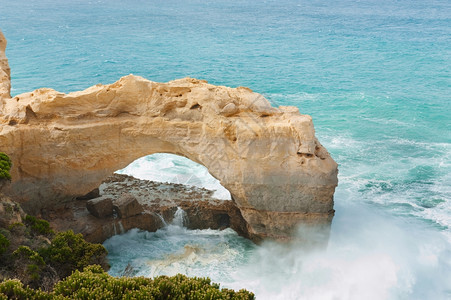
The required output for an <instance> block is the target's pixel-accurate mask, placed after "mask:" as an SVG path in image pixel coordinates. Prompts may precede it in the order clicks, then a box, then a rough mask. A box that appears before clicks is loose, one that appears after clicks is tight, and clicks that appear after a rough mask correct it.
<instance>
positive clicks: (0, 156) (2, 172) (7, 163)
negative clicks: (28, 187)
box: [0, 152, 12, 180]
mask: <svg viewBox="0 0 451 300" xmlns="http://www.w3.org/2000/svg"><path fill="white" fill-rule="evenodd" d="M11 165H12V164H11V160H10V159H9V157H8V155H6V154H5V153H3V152H0V180H2V179H6V180H11V174H9V170H10V169H11Z"/></svg>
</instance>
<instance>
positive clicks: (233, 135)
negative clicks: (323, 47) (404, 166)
mask: <svg viewBox="0 0 451 300" xmlns="http://www.w3.org/2000/svg"><path fill="white" fill-rule="evenodd" d="M1 40H2V41H4V39H3V38H1ZM3 44H4V43H3V42H0V46H1V47H0V59H1V58H2V57H4V54H3V51H4V50H2V49H3V48H4V47H3V46H2V45H3ZM2 47H3V48H2ZM5 61H6V59H3V62H5ZM4 65H5V63H3V66H4ZM6 66H7V63H6ZM6 69H8V68H6ZM6 69H5V68H3V67H2V70H4V71H3V72H4V73H5V74H7V72H6V71H5V70H6ZM8 70H9V69H8ZM8 74H9V73H8ZM2 80H3V83H2V85H0V86H1V87H4V90H2V91H3V96H2V97H0V124H2V125H1V129H0V150H1V151H3V152H5V153H7V154H8V155H9V156H10V157H11V160H12V162H13V166H14V167H13V169H12V174H11V175H12V177H13V181H12V183H11V185H9V186H8V188H7V190H6V191H5V192H6V193H7V194H9V195H10V196H12V197H13V198H14V199H15V200H16V201H19V202H21V204H22V205H23V207H24V208H25V209H26V210H28V211H37V210H39V209H41V208H43V207H46V206H51V205H52V204H53V203H54V202H55V201H65V200H70V199H73V198H74V197H76V196H79V195H83V194H85V193H87V192H89V191H90V190H92V189H93V188H95V187H98V186H99V184H100V183H101V182H102V180H104V179H105V178H106V177H108V176H109V175H111V174H112V173H113V172H114V171H116V170H119V169H122V168H124V167H125V166H127V165H128V164H129V163H131V162H133V161H134V160H135V159H137V158H140V157H142V156H145V155H149V154H153V153H173V154H177V155H181V156H185V157H187V158H189V159H191V160H193V161H195V162H197V163H200V164H202V165H204V166H205V167H207V169H208V170H209V172H210V173H211V174H212V175H213V176H214V177H215V178H217V179H218V180H219V181H220V182H221V184H222V185H223V186H224V187H225V188H226V189H228V190H229V191H230V193H231V194H232V197H233V200H234V201H235V203H236V205H237V206H238V208H239V209H240V211H241V213H242V216H243V217H244V219H245V220H246V222H247V226H248V230H249V234H250V235H251V236H253V237H254V238H264V237H273V238H285V237H287V236H288V235H289V234H290V233H291V231H292V230H293V228H294V227H295V226H296V225H297V224H299V223H304V224H324V225H326V226H327V225H329V224H330V222H331V220H332V217H333V194H334V190H335V187H336V185H337V164H336V163H335V162H334V160H333V159H332V158H331V157H330V155H329V153H328V152H327V151H326V149H325V148H324V147H323V146H322V145H321V144H320V143H319V142H318V140H317V139H316V137H315V131H314V128H313V123H312V119H311V117H310V116H308V115H303V114H300V113H299V110H298V109H297V108H296V107H282V106H281V107H279V108H275V107H272V106H271V104H270V103H269V102H268V101H267V100H266V99H265V98H264V97H263V96H262V95H260V94H258V93H254V92H252V91H251V90H250V89H248V88H244V87H238V88H229V87H224V86H214V85H211V84H208V83H207V82H206V81H202V80H197V79H192V78H184V79H179V80H174V81H170V82H168V83H157V82H152V81H149V80H146V79H144V78H142V77H139V76H133V75H128V76H125V77H123V78H121V79H120V80H118V81H117V82H115V83H113V84H109V85H101V84H98V85H95V86H93V87H90V88H88V89H86V90H84V91H79V92H74V93H69V94H64V93H60V92H57V91H55V90H52V89H47V88H42V89H38V90H35V91H33V92H30V93H25V94H21V95H18V96H15V97H14V98H12V99H10V98H9V97H8V96H9V75H8V76H2Z"/></svg>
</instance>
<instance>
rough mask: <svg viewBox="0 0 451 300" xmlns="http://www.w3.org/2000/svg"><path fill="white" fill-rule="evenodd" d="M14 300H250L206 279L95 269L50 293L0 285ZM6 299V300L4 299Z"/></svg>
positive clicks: (68, 279) (11, 282)
mask: <svg viewBox="0 0 451 300" xmlns="http://www.w3.org/2000/svg"><path fill="white" fill-rule="evenodd" d="M2 296H4V297H8V298H13V299H14V298H15V299H161V300H162V299H180V300H188V299H190V300H191V299H192V300H196V299H199V300H201V299H205V300H206V299H237V300H238V299H249V300H250V299H254V294H253V293H251V292H248V291H246V290H240V291H238V292H235V291H233V290H229V289H220V288H219V285H218V284H214V283H211V281H210V279H209V278H190V277H187V276H184V275H180V274H178V275H176V276H172V277H167V276H159V277H156V278H154V279H151V278H145V277H133V278H130V277H119V278H117V277H112V276H110V275H108V274H107V273H105V272H104V271H103V269H102V268H101V267H100V266H98V265H92V266H89V267H86V268H85V269H84V270H83V271H82V272H80V271H75V272H74V273H72V275H70V276H69V277H66V279H64V280H62V281H60V282H58V283H57V284H56V285H55V287H54V289H53V292H42V291H41V290H34V289H30V288H29V287H26V286H24V285H23V284H22V283H21V282H20V281H18V280H7V281H4V282H3V283H1V284H0V299H1V297H2ZM5 299H6V298H5Z"/></svg>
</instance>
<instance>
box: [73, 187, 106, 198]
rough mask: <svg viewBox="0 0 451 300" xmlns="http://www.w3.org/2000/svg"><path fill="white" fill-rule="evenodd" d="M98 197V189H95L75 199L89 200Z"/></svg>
mask: <svg viewBox="0 0 451 300" xmlns="http://www.w3.org/2000/svg"><path fill="white" fill-rule="evenodd" d="M99 196H100V191H99V188H95V189H93V190H92V191H90V192H89V193H87V194H86V195H84V196H80V197H77V200H91V199H94V198H97V197H99Z"/></svg>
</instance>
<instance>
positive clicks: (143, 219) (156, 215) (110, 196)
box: [39, 174, 248, 243]
mask: <svg viewBox="0 0 451 300" xmlns="http://www.w3.org/2000/svg"><path fill="white" fill-rule="evenodd" d="M213 193H214V192H213V191H210V190H207V189H204V188H198V187H193V186H186V185H182V184H174V183H161V182H154V181H149V180H140V179H137V178H134V177H132V176H127V175H120V174H113V175H112V176H110V177H108V178H107V179H106V180H105V181H104V182H103V183H102V184H101V185H100V194H101V195H100V197H97V198H94V199H90V200H78V201H70V202H67V203H61V204H59V205H56V206H53V207H51V208H46V209H45V210H43V211H42V213H41V215H40V216H39V217H42V218H44V219H46V220H48V221H49V222H50V223H51V224H52V227H54V229H56V230H57V231H65V230H69V229H71V230H73V231H74V232H75V233H82V234H83V235H84V237H85V239H86V240H87V241H90V242H95V243H103V242H104V241H105V240H106V239H108V238H110V237H111V236H113V235H115V234H120V233H124V232H126V231H128V230H130V229H132V228H139V229H142V230H147V231H152V232H153V231H156V230H158V229H160V228H163V227H165V226H167V225H168V224H172V223H173V221H174V217H175V215H176V213H177V211H178V210H180V209H182V210H183V211H184V215H185V218H184V219H185V222H184V224H178V225H180V226H181V225H183V226H184V227H187V228H188V229H208V228H210V229H225V228H232V229H233V230H235V231H236V232H237V233H238V234H239V235H241V236H244V237H248V235H247V228H246V222H245V221H244V219H243V217H242V216H241V213H240V210H239V209H238V208H237V207H236V205H235V204H234V203H233V202H232V201H231V200H218V199H215V198H213V197H212V195H213ZM127 199H130V200H131V201H127ZM124 202H125V203H128V202H138V205H136V203H134V206H135V207H138V208H139V211H136V213H122V214H120V215H119V214H118V213H113V203H114V205H115V206H117V207H123V205H124Z"/></svg>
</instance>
